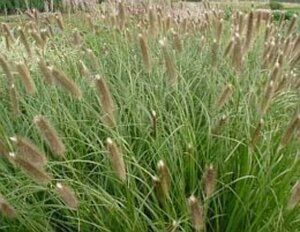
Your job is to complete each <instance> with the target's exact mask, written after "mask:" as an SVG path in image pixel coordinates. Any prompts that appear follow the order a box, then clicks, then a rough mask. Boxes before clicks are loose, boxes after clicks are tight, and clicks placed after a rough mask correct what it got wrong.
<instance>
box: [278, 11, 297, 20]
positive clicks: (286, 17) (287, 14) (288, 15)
mask: <svg viewBox="0 0 300 232" xmlns="http://www.w3.org/2000/svg"><path fill="white" fill-rule="evenodd" d="M282 14H284V20H291V19H292V17H293V15H294V14H299V13H298V12H296V11H293V10H287V11H284V12H282V11H273V12H272V15H273V19H274V21H279V20H280V18H281V15H282Z"/></svg>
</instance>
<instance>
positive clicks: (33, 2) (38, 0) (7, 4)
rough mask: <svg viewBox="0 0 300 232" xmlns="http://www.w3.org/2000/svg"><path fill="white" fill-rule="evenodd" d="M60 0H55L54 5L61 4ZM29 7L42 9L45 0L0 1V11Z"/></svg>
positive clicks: (13, 10)
mask: <svg viewBox="0 0 300 232" xmlns="http://www.w3.org/2000/svg"><path fill="white" fill-rule="evenodd" d="M60 2H61V1H60V0H54V6H55V7H57V6H59V4H60ZM27 8H35V9H38V10H40V11H42V10H43V9H44V1H43V0H1V1H0V12H1V11H2V12H3V11H7V12H9V13H10V12H11V13H13V12H16V11H17V10H18V9H19V10H26V9H27Z"/></svg>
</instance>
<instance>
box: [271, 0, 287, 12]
mask: <svg viewBox="0 0 300 232" xmlns="http://www.w3.org/2000/svg"><path fill="white" fill-rule="evenodd" d="M270 8H271V10H283V9H284V6H283V4H281V3H280V2H278V1H275V0H271V1H270Z"/></svg>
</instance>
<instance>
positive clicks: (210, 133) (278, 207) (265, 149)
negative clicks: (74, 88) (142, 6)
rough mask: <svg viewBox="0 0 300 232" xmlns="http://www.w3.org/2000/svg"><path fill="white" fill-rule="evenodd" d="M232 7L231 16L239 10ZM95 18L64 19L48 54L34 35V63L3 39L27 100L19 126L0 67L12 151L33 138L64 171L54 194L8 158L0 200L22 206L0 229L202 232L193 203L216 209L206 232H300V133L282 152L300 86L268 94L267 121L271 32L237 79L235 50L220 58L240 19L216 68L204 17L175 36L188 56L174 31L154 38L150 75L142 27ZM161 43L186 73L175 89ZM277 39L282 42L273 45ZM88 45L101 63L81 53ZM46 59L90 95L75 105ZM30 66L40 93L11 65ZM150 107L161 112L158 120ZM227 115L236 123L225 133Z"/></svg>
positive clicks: (4, 136)
mask: <svg viewBox="0 0 300 232" xmlns="http://www.w3.org/2000/svg"><path fill="white" fill-rule="evenodd" d="M230 12H231V9H230V8H228V15H229V14H230ZM96 16H97V17H94V18H92V20H93V23H94V25H96V26H97V27H96V28H89V27H87V22H86V21H87V20H86V16H83V14H82V13H81V12H79V13H77V14H70V17H65V18H64V22H65V24H64V25H65V30H64V31H61V30H58V28H57V24H56V22H53V24H52V27H53V31H54V34H53V36H50V37H49V38H48V39H47V46H45V49H44V50H41V49H39V48H38V47H37V46H36V44H35V42H34V40H33V38H32V37H31V36H30V35H28V43H29V45H30V47H31V48H32V51H33V54H32V56H31V57H26V53H25V50H24V46H23V45H22V44H21V42H20V41H19V40H17V41H16V42H15V43H13V42H12V44H11V47H10V49H9V50H8V49H6V44H5V40H0V50H1V53H2V55H3V56H5V57H6V58H7V59H8V61H9V64H11V67H12V71H13V74H14V77H15V80H14V81H15V87H16V88H17V89H18V92H19V99H20V102H19V103H20V114H19V115H18V116H16V117H13V116H12V112H11V101H10V95H9V93H8V91H7V89H8V82H7V78H6V76H5V74H4V72H3V70H2V68H0V74H1V78H0V90H1V91H0V95H1V101H0V118H1V121H0V135H1V136H0V140H1V141H2V142H3V143H5V144H6V145H7V147H8V148H9V151H15V150H16V149H15V147H14V144H12V143H11V142H10V137H11V136H14V135H15V134H17V135H20V136H24V137H26V138H30V140H31V141H32V142H33V143H34V144H35V145H36V146H37V147H38V148H39V149H41V150H42V151H43V152H44V153H45V154H46V156H47V159H48V163H47V167H46V170H47V172H48V173H51V175H52V176H53V183H52V184H51V185H49V186H41V185H39V184H37V183H35V182H33V181H32V180H31V179H30V178H29V177H27V176H26V175H24V173H23V172H22V171H21V170H20V169H19V168H18V167H15V166H14V165H13V164H11V162H9V161H8V160H7V159H5V158H4V156H1V155H3V154H0V173H1V174H0V194H1V195H3V196H5V197H6V199H7V200H8V201H9V202H10V203H11V204H12V205H13V207H15V209H16V211H17V217H16V218H15V219H14V220H9V219H6V218H2V215H0V221H1V223H0V231H1V232H19V231H22V232H23V231H24V232H41V231H42V232H54V231H58V232H60V231H61V232H73V231H82V232H89V231H100V232H110V231H111V232H118V231H122V232H140V231H141V232H144V231H145V232H146V231H149V232H161V231H184V232H192V231H195V230H194V229H193V228H192V225H191V220H190V212H189V210H188V208H187V203H186V202H187V198H188V197H189V196H190V195H191V194H194V195H195V196H197V198H198V199H199V200H200V201H201V202H202V203H203V204H204V206H205V207H204V210H205V212H204V215H205V219H204V220H205V225H206V230H205V231H207V232H211V231H214V232H251V231H253V232H269V231H270V232H271V231H272V232H297V231H299V228H300V227H299V224H300V207H298V208H295V209H293V210H292V209H288V208H287V204H288V202H289V199H290V196H291V191H292V187H293V186H294V184H295V183H296V181H297V180H299V178H300V159H299V146H300V141H299V136H298V134H297V133H296V131H295V135H294V137H293V139H291V141H290V143H289V144H287V145H285V146H281V144H280V141H281V138H282V135H283V134H284V133H285V131H286V128H288V126H289V124H290V123H289V121H290V120H291V119H292V118H293V117H294V114H295V112H297V113H299V89H296V80H297V79H296V78H293V76H292V75H289V76H288V79H287V80H286V84H285V85H284V87H283V90H280V89H279V90H278V91H277V90H276V93H275V94H274V96H273V95H272V96H271V99H270V104H269V108H268V111H267V112H266V114H265V115H262V114H261V113H260V112H259V108H260V106H261V102H262V100H263V99H264V97H265V95H266V94H265V87H266V86H267V83H268V81H269V79H270V76H269V75H270V73H271V71H272V69H273V63H272V64H270V65H268V66H263V67H262V62H263V51H264V50H265V49H266V47H264V46H265V31H266V27H265V26H266V25H264V24H262V25H261V28H260V30H258V31H257V32H256V33H253V34H255V38H253V43H252V45H251V46H250V47H249V50H245V54H244V56H243V59H242V60H243V65H242V67H237V68H240V69H239V70H236V69H234V67H233V65H232V59H231V58H232V57H230V55H231V54H230V55H228V56H227V57H225V56H224V55H223V54H224V52H225V50H226V47H227V45H228V41H230V39H231V36H232V30H231V28H232V25H233V24H232V21H231V19H230V16H228V18H229V20H226V21H224V22H223V31H222V33H221V37H220V44H219V47H218V51H217V56H216V59H217V60H216V62H215V63H214V64H213V62H212V61H214V60H212V58H213V57H212V47H213V42H212V41H213V38H214V36H215V32H216V30H215V29H216V28H214V25H216V24H215V23H214V21H213V22H212V23H211V24H210V25H209V26H208V27H206V29H203V27H202V29H201V30H200V29H199V28H195V30H193V28H194V23H195V22H194V21H192V20H191V21H188V23H192V25H193V27H191V29H190V30H189V33H181V31H180V29H181V28H178V27H174V28H173V29H174V30H176V32H177V33H178V34H179V35H180V36H179V38H180V41H181V42H182V51H181V52H177V51H176V50H173V48H172V43H171V41H172V38H173V37H171V36H172V33H168V32H167V33H166V32H165V31H159V30H157V31H156V32H157V33H158V35H157V37H155V36H154V35H153V36H152V35H151V36H149V37H147V42H148V43H147V44H148V47H149V54H150V57H151V61H152V67H153V69H152V72H151V74H149V73H147V72H145V71H144V70H143V63H142V56H141V51H140V47H139V44H138V43H137V39H132V38H138V33H139V32H140V28H137V25H138V22H137V20H138V19H135V18H133V19H132V21H131V22H129V23H128V25H126V26H128V32H129V33H131V34H130V35H131V37H132V38H131V40H130V39H129V36H128V37H126V36H124V34H125V33H123V32H122V31H120V30H119V29H118V30H115V29H116V28H117V26H116V27H115V26H112V24H111V22H110V20H107V21H105V20H103V19H102V18H101V15H96ZM105 16H106V17H107V18H108V17H109V16H110V14H108V15H105ZM145 17H147V16H145ZM16 18H17V17H16ZM143 20H144V18H143ZM44 23H45V21H43V18H41V19H40V21H39V23H37V27H39V28H38V29H39V30H38V31H42V30H41V29H44V25H45V24H44ZM22 24H23V22H21V23H20V25H22ZM200 25H201V24H200ZM18 26H19V25H12V26H11V28H12V30H14V29H15V28H17V27H18ZM274 27H276V24H274ZM75 28H76V30H75ZM145 29H146V28H145ZM275 29H277V28H275ZM76 31H78V32H80V35H81V39H82V43H83V45H82V46H78V44H77V45H74V44H73V43H72V41H73V38H74V32H76ZM283 31H285V30H283ZM98 32H100V33H98ZM145 35H148V34H146V30H145ZM164 36H165V37H167V42H166V44H167V49H168V51H169V55H170V57H171V59H172V61H173V64H174V66H175V67H176V72H177V74H178V83H177V84H178V85H177V86H171V85H170V83H169V79H168V77H167V76H166V69H165V66H164V65H165V64H164V62H163V59H162V57H163V56H162V51H161V47H160V46H159V41H158V40H159V38H163V37H164ZM253 36H254V35H253ZM272 36H277V33H274V35H272ZM202 37H203V38H204V40H201V44H199V40H200V38H202ZM157 38H158V39H157ZM280 38H281V37H280ZM276 41H278V43H280V42H281V41H283V40H282V39H277V37H276ZM279 45H280V44H278V46H279ZM83 48H84V49H83ZM87 49H90V50H89V51H91V52H92V53H93V54H95V57H93V58H95V59H91V56H89V55H88V53H85V52H84V51H85V50H87ZM273 50H274V51H272V52H274V53H275V52H278V53H279V52H280V49H273ZM277 50H278V51H277ZM288 50H289V51H290V50H291V49H288ZM290 52H293V51H290ZM89 54H91V53H89ZM275 55H278V54H277V53H276V54H275ZM291 57H293V56H291ZM43 58H45V60H46V61H47V62H49V65H51V66H52V65H53V66H54V67H56V68H58V69H60V70H62V71H63V72H64V73H66V75H67V76H68V78H70V79H72V80H73V81H74V82H75V83H76V84H77V85H78V86H79V87H80V89H81V91H82V93H83V96H82V98H81V99H76V98H73V97H72V96H70V94H69V93H68V92H66V91H65V90H64V89H63V88H60V86H59V85H58V83H56V84H57V85H51V86H49V85H47V84H45V83H44V76H43V75H42V73H41V71H40V69H39V68H38V67H37V61H38V60H39V59H43ZM79 59H80V60H82V62H83V63H84V64H85V65H86V66H87V70H88V71H87V72H88V75H82V73H80V71H79V70H78V67H77V65H78V61H79ZM291 59H292V58H291ZM24 60H26V63H27V64H28V67H29V69H30V75H31V77H32V79H33V81H34V83H35V85H36V88H37V94H36V95H35V96H31V95H29V94H27V93H26V92H25V89H24V86H23V85H22V80H21V78H20V77H19V75H17V74H16V73H15V68H14V64H15V63H16V62H19V61H24ZM283 62H284V66H283V69H282V70H280V71H282V76H283V75H284V73H285V72H287V73H290V69H291V67H290V65H292V62H290V60H288V59H284V61H283ZM295 68H299V64H297V66H296V65H295ZM298 70H299V69H297V73H298ZM96 74H99V75H101V77H102V78H104V79H105V80H106V82H107V85H108V87H109V89H110V91H111V95H112V98H113V101H114V103H115V105H116V107H115V108H116V122H117V123H116V124H117V125H116V128H111V127H109V126H107V125H106V124H105V123H104V122H103V116H104V113H103V108H102V107H101V105H100V104H99V96H98V95H97V92H96V91H95V85H94V82H93V78H94V76H95V75H96ZM280 78H281V77H280ZM277 79H279V76H278V77H277ZM277 79H276V80H277ZM280 80H281V79H280ZM297 81H299V80H297ZM294 82H295V84H294ZM276 83H277V81H276ZM297 83H299V82H297ZM228 84H230V85H231V86H232V95H231V96H230V97H229V98H228V101H227V102H226V104H225V105H224V106H223V107H222V108H220V107H217V106H216V102H217V100H218V99H219V98H220V97H221V96H222V92H223V89H224V86H227V85H228ZM276 88H277V85H276ZM152 110H154V111H155V112H156V115H157V116H156V118H155V123H154V120H153V118H152V117H151V113H150V112H151V111H152ZM40 114H42V115H43V116H45V117H47V118H48V119H49V120H50V121H51V123H52V125H53V127H55V129H56V130H57V131H58V133H59V135H60V136H61V138H62V140H63V142H64V144H65V145H66V148H67V152H66V154H65V157H55V156H54V155H53V154H52V153H51V150H50V149H49V146H48V145H47V143H45V141H44V139H43V138H41V136H40V134H39V132H38V131H37V130H36V128H35V126H34V125H33V118H34V117H35V116H36V115H40ZM152 115H153V114H152ZM223 115H225V116H226V122H225V123H224V124H222V126H220V124H219V122H220V118H222V117H223ZM261 118H263V120H264V126H263V128H262V130H261V131H259V133H258V134H259V135H258V136H259V138H258V140H257V142H256V143H255V144H251V140H252V137H253V133H254V131H255V128H256V127H257V123H258V122H259V121H260V119H261ZM219 126H220V127H219ZM154 127H155V132H156V133H154ZM216 128H217V129H218V128H219V129H218V130H216ZM214 131H215V132H214ZM107 137H111V138H112V139H113V140H114V141H115V142H116V143H117V144H118V147H119V148H120V151H122V152H123V155H124V160H125V163H126V168H127V172H128V175H127V176H128V182H126V183H123V182H120V181H119V180H118V178H117V176H116V175H115V173H114V170H113V168H112V164H111V161H110V156H109V154H108V152H107V149H106V144H105V141H106V138H107ZM16 151H17V150H16ZM160 160H163V161H164V163H165V164H166V165H167V166H168V169H169V173H170V176H171V188H170V193H169V195H168V197H167V198H166V199H164V201H162V202H160V199H161V198H160V195H158V194H159V193H160V192H157V191H156V190H157V186H155V185H154V184H153V177H154V176H156V175H158V173H157V163H158V162H159V161H160ZM211 164H212V165H213V167H214V168H215V170H216V182H215V184H216V189H215V190H216V191H214V193H213V195H212V196H210V197H209V198H208V197H207V196H206V194H205V191H204V189H205V188H204V185H205V170H206V168H207V167H208V166H209V165H211ZM57 181H60V182H64V183H67V184H68V185H69V186H71V187H72V189H73V190H74V192H75V193H76V196H77V197H78V200H79V202H80V206H79V208H78V209H77V211H75V210H71V209H69V208H68V207H67V206H66V205H65V204H64V203H63V202H62V201H61V200H60V198H59V197H58V196H57V194H56V193H55V191H54V188H55V183H56V182H57ZM160 194H161V193H160ZM174 222H175V223H174ZM174 225H178V228H174V227H175V226H174ZM176 229H178V230H176Z"/></svg>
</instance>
